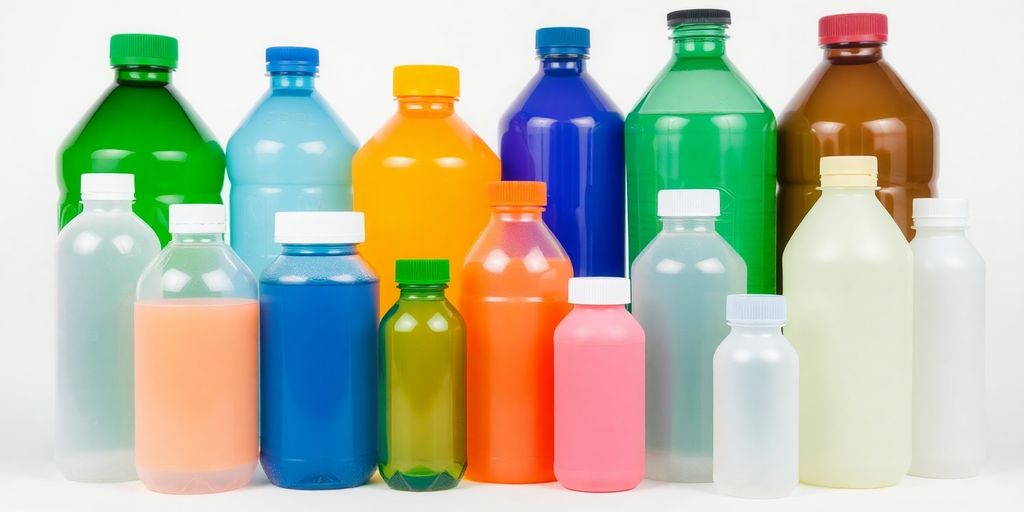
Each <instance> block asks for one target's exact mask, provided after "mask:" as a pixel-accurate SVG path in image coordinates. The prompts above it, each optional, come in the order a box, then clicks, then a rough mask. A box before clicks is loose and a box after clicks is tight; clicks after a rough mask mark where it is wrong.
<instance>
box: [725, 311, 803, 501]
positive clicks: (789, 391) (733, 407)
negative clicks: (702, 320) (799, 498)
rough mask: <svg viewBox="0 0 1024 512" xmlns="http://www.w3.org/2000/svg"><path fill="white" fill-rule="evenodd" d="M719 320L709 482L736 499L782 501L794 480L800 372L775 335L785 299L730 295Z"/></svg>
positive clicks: (783, 314) (782, 320) (779, 329)
mask: <svg viewBox="0 0 1024 512" xmlns="http://www.w3.org/2000/svg"><path fill="white" fill-rule="evenodd" d="M726 318H727V319H728V321H729V325H730V326H731V331H730V332H729V336H727V337H726V338H725V339H724V340H723V341H722V344H721V345H719V346H718V350H716V351H715V370H714V371H715V379H714V382H715V384H714V408H715V413H714V417H715V441H714V445H715V450H714V453H715V455H714V473H715V486H716V487H717V488H718V490H719V492H721V493H722V494H728V495H730V496H737V497H740V498H783V497H785V496H788V495H789V494H790V493H791V492H793V489H794V488H795V487H796V484H797V482H798V481H799V479H800V475H799V469H798V467H797V465H798V461H799V456H798V454H797V452H798V449H799V446H798V444H799V442H798V437H797V423H798V422H799V406H798V402H799V399H800V389H799V386H798V379H799V373H800V369H799V363H798V361H797V356H796V351H795V350H793V347H792V346H791V345H790V344H789V341H788V340H786V338H785V337H783V336H782V325H783V324H784V323H785V322H786V301H785V299H783V298H782V297H780V296H778V295H730V296H729V297H728V298H727V300H726Z"/></svg>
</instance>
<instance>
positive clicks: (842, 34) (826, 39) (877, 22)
mask: <svg viewBox="0 0 1024 512" xmlns="http://www.w3.org/2000/svg"><path fill="white" fill-rule="evenodd" d="M888 40H889V19H888V18H887V17H886V16H885V15H884V14H877V13H869V12H860V13H851V14H833V15H831V16H824V17H822V18H821V19H819V20H818V46H825V45H829V44H841V43H884V42H886V41H888Z"/></svg>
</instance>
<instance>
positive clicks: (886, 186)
mask: <svg viewBox="0 0 1024 512" xmlns="http://www.w3.org/2000/svg"><path fill="white" fill-rule="evenodd" d="M887 40H888V21H887V19H886V17H885V15H884V14H838V15H833V16H825V17H824V18H821V20H819V22H818V42H819V44H820V45H821V46H822V47H824V49H825V58H824V60H823V61H822V63H821V64H820V65H819V66H818V68H817V69H815V70H814V73H812V74H811V77H810V78H808V79H807V81H806V82H805V83H804V85H803V87H801V88H800V91H799V92H797V94H796V96H795V97H794V98H793V99H792V100H791V101H790V102H789V105H787V106H786V109H785V111H784V112H783V114H782V117H781V118H780V121H779V150H778V155H779V156H778V176H779V206H778V208H779V222H778V230H779V231H778V233H779V234H778V236H779V238H778V246H777V251H778V260H779V261H780V262H781V261H782V251H783V250H784V249H785V248H786V243H787V242H788V241H789V237H790V236H791V235H792V234H793V231H794V230H795V229H796V227H797V225H799V224H800V221H802V220H803V218H804V215H806V214H807V211H808V210H810V209H811V206H812V205H814V202H815V201H817V200H818V197H819V196H820V195H821V193H820V192H819V191H818V190H817V187H818V170H819V169H818V161H819V160H820V159H821V157H823V156H843V155H874V156H876V157H877V158H878V186H879V187H880V190H879V191H878V195H879V198H880V199H881V201H882V204H883V205H885V208H886V209H887V210H889V213H890V214H891V215H892V216H893V219H895V220H896V224H898V225H899V227H900V229H902V230H903V234H904V235H906V237H907V239H908V240H909V239H910V238H912V237H913V232H912V231H911V229H910V225H911V203H912V202H913V200H914V198H917V197H932V196H933V195H934V193H935V192H934V189H933V186H932V184H933V183H934V181H935V176H936V172H935V157H936V150H935V127H934V123H933V121H932V118H931V114H929V113H928V110H926V109H925V108H924V106H923V105H921V103H919V102H918V101H917V98H915V97H914V94H913V93H912V92H911V91H910V89H909V88H907V86H906V85H905V84H904V83H903V81H902V80H900V77H899V76H898V75H897V74H896V72H895V71H893V69H892V68H891V67H889V64H888V63H887V62H886V61H885V60H883V59H882V46H883V45H884V44H885V42H886V41H887ZM779 270H780V272H781V267H780V268H779ZM780 276H781V274H780ZM778 282H779V283H781V282H782V279H781V278H780V279H779V281H778Z"/></svg>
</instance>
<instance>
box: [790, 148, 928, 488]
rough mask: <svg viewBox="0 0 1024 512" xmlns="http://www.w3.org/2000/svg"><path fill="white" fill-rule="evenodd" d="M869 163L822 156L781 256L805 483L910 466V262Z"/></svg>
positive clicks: (858, 482) (872, 483) (876, 482)
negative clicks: (810, 202) (808, 200)
mask: <svg viewBox="0 0 1024 512" xmlns="http://www.w3.org/2000/svg"><path fill="white" fill-rule="evenodd" d="M876 165H877V161H876V159H875V157H873V156H835V157H824V158H822V159H821V198H820V199H819V200H818V202H817V203H815V204H814V207H813V208H811V211H810V212H808V213H807V216H806V217H805V218H804V220H803V222H801V223H800V227H798V228H797V230H796V232H795V233H793V237H792V238H791V239H790V241H789V245H787V246H786V252H785V254H784V255H783V257H782V268H783V279H784V280H785V281H784V283H783V284H784V286H783V289H784V290H785V291H786V302H787V304H788V308H789V323H788V324H787V325H786V338H788V339H789V340H790V341H791V342H792V343H793V347H794V348H796V351H797V354H799V355H800V479H801V480H802V481H804V482H806V483H809V484H813V485H821V486H826V487H845V488H874V487H885V486H889V485H895V484H896V483H898V482H899V481H900V480H901V479H902V478H903V475H905V474H906V473H907V468H908V467H909V466H910V431H911V426H910V419H911V397H910V394H911V388H910V386H911V373H912V371H911V353H912V349H911V324H912V302H913V283H912V281H913V272H914V269H913V266H914V262H913V256H912V255H911V252H910V245H909V244H908V243H907V240H906V238H904V237H903V233H902V232H900V230H899V227H898V226H897V225H896V223H895V222H893V220H892V217H890V216H889V214H888V213H887V212H886V211H885V208H883V207H882V204H881V203H880V202H879V201H878V198H877V197H876V196H875V188H876V184H877V177H876V176H877V174H876V173H877V171H876Z"/></svg>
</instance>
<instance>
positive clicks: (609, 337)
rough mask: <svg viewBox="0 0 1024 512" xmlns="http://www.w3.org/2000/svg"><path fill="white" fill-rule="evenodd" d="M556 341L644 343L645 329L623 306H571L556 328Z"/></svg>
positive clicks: (601, 343) (594, 343)
mask: <svg viewBox="0 0 1024 512" xmlns="http://www.w3.org/2000/svg"><path fill="white" fill-rule="evenodd" d="M554 337H555V345H563V344H580V345H632V344H636V345H641V346H642V345H643V344H644V342H645V336H644V330H643V327H642V326H641V325H640V323H639V322H638V321H637V320H636V319H635V318H633V315H630V314H629V313H628V312H627V311H626V310H625V308H622V309H621V310H604V309H602V310H588V309H580V308H573V309H572V310H571V311H570V312H569V313H568V314H567V315H566V316H565V318H563V319H562V321H561V322H560V323H559V324H558V327H556V328H555V334H554Z"/></svg>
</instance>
